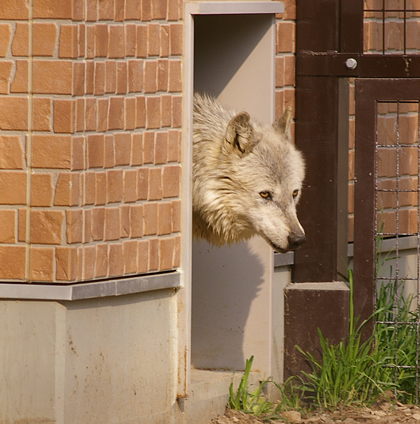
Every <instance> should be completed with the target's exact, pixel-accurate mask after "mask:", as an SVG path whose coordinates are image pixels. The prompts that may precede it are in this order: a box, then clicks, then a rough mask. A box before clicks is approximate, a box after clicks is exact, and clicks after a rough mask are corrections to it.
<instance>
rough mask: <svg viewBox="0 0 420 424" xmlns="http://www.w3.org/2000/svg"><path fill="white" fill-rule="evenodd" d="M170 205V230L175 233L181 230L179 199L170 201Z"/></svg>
mask: <svg viewBox="0 0 420 424" xmlns="http://www.w3.org/2000/svg"><path fill="white" fill-rule="evenodd" d="M171 206H172V232H173V233H177V232H180V231H181V217H182V216H181V213H182V211H181V206H182V204H181V201H180V200H175V201H173V202H171Z"/></svg>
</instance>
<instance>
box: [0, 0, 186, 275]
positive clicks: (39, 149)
mask: <svg viewBox="0 0 420 424" xmlns="http://www.w3.org/2000/svg"><path fill="white" fill-rule="evenodd" d="M181 14H182V4H180V2H179V1H178V0H142V1H138V0H137V1H136V0H73V1H70V0H32V1H30V2H29V3H28V2H27V1H26V0H2V1H1V3H0V130H1V132H0V281H28V282H32V281H41V282H63V283H66V282H75V281H86V280H94V279H101V278H109V277H117V276H129V275H135V274H142V273H147V272H155V271H162V270H169V269H172V268H174V267H177V266H179V263H180V234H179V232H180V222H181V218H180V206H181V203H180V197H179V196H180V164H179V162H180V142H181V117H182V84H181V82H182V77H181V75H182V68H181V66H182V65H181V55H182V33H183V27H182V21H181V19H182V16H181Z"/></svg>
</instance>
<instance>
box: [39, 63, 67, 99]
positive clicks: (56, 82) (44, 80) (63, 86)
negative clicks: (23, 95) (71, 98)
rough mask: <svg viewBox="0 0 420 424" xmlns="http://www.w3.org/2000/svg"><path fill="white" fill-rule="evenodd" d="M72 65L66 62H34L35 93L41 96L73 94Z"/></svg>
mask: <svg viewBox="0 0 420 424" xmlns="http://www.w3.org/2000/svg"><path fill="white" fill-rule="evenodd" d="M72 81H73V75H72V63H71V61H66V60H50V61H46V60H34V61H33V91H34V93H39V94H41V93H42V94H71V91H72Z"/></svg>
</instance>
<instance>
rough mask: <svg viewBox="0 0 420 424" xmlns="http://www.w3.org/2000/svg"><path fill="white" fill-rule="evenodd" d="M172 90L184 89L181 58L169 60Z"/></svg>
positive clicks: (170, 87)
mask: <svg viewBox="0 0 420 424" xmlns="http://www.w3.org/2000/svg"><path fill="white" fill-rule="evenodd" d="M168 90H169V91H170V92H177V91H182V65H181V61H180V60H176V61H173V60H171V61H169V84H168Z"/></svg>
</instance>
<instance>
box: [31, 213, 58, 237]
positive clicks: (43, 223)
mask: <svg viewBox="0 0 420 424" xmlns="http://www.w3.org/2000/svg"><path fill="white" fill-rule="evenodd" d="M30 221H31V229H30V234H31V243H34V244H61V240H62V230H63V221H64V212H63V211H52V210H35V209H34V210H31V218H30Z"/></svg>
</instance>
